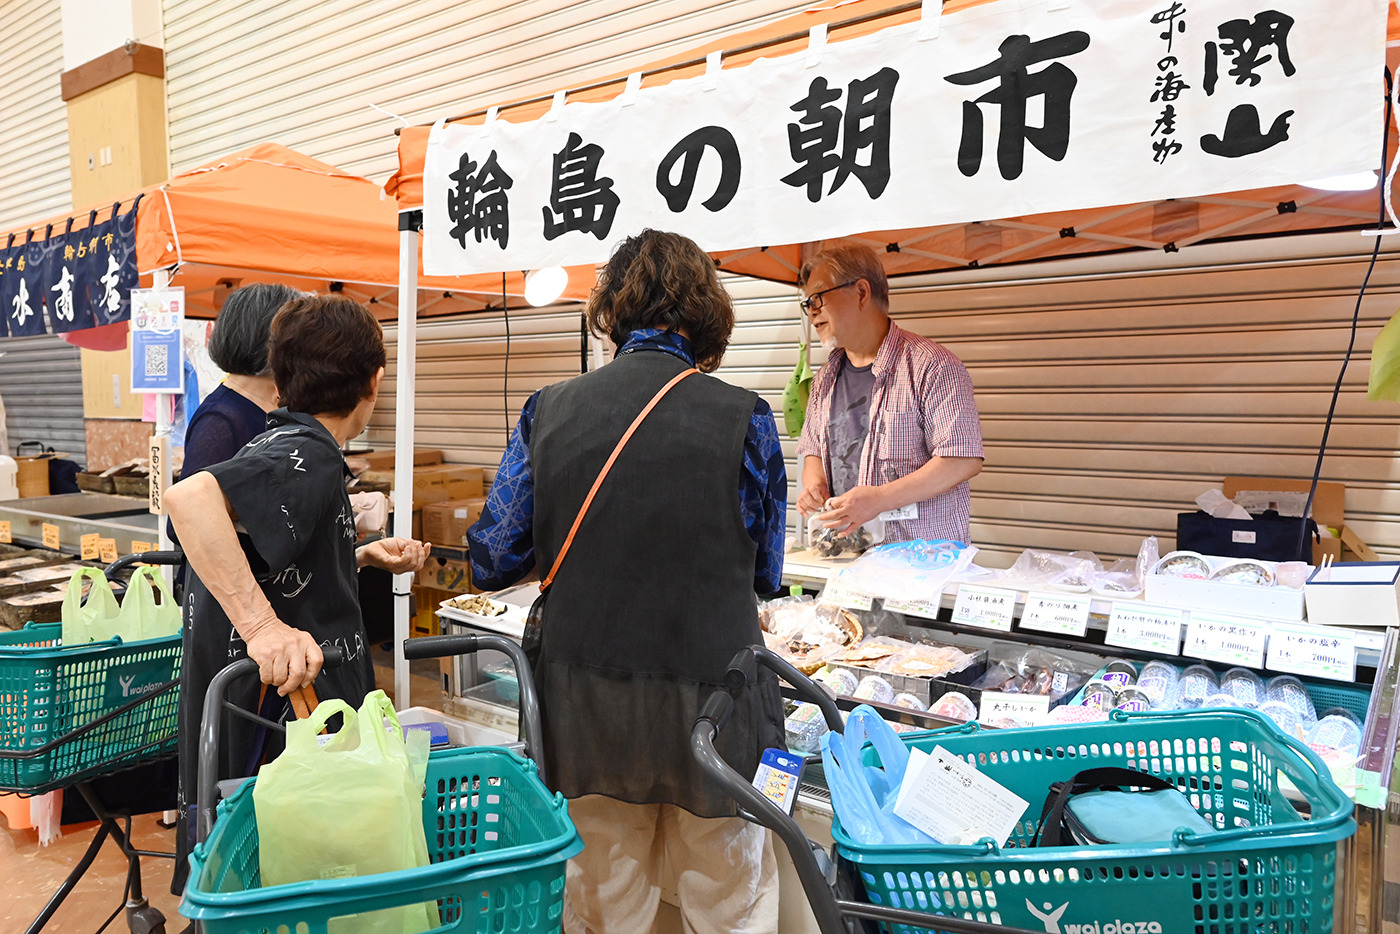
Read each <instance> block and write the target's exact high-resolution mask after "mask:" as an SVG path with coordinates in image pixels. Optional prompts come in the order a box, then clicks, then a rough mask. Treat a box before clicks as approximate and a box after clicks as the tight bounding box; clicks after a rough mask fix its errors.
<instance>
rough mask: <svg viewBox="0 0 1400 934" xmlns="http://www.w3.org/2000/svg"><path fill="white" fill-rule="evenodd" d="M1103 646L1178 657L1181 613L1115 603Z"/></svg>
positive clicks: (1159, 608) (1148, 606) (1172, 610)
mask: <svg viewBox="0 0 1400 934" xmlns="http://www.w3.org/2000/svg"><path fill="white" fill-rule="evenodd" d="M1103 641H1104V642H1105V643H1107V644H1108V645H1116V646H1118V647H1119V648H1124V649H1142V650H1144V651H1147V652H1155V653H1157V654H1158V655H1180V654H1181V611H1180V610H1178V609H1175V608H1173V607H1169V606H1152V605H1151V604H1148V603H1137V602H1133V603H1115V604H1113V612H1112V613H1111V614H1110V615H1109V618H1108V635H1106V636H1104V640H1103Z"/></svg>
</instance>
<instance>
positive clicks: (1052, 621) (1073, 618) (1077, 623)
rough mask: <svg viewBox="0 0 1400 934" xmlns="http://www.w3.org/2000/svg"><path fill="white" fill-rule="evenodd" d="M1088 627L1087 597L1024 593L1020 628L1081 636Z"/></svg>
mask: <svg viewBox="0 0 1400 934" xmlns="http://www.w3.org/2000/svg"><path fill="white" fill-rule="evenodd" d="M1088 627H1089V598H1088V597H1074V596H1065V595H1064V594H1053V593H1029V594H1026V607H1025V609H1024V610H1022V611H1021V628H1022V629H1035V630H1037V631H1039V632H1053V633H1057V634H1063V635H1067V636H1082V635H1084V630H1086V629H1087V628H1088Z"/></svg>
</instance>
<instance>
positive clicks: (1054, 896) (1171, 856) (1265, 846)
mask: <svg viewBox="0 0 1400 934" xmlns="http://www.w3.org/2000/svg"><path fill="white" fill-rule="evenodd" d="M758 664H762V665H764V666H765V667H767V668H770V669H771V670H773V671H775V672H776V673H777V674H778V675H779V676H780V677H781V678H783V680H785V681H787V682H788V683H789V684H790V685H792V687H793V688H794V690H795V691H796V692H797V694H798V695H799V696H800V697H802V699H804V700H809V701H811V702H812V703H815V704H817V705H818V706H819V707H820V708H821V710H822V713H823V716H824V717H825V718H826V722H827V725H828V726H829V727H830V728H831V729H833V730H840V729H841V726H842V724H841V719H840V715H839V712H838V710H837V708H836V705H835V704H834V703H833V702H832V701H831V699H830V697H829V696H827V695H826V693H825V692H824V691H822V690H821V689H820V688H819V687H817V686H816V685H815V684H813V683H812V682H811V681H810V680H809V679H808V678H806V677H805V676H803V675H802V674H801V673H800V672H798V671H797V670H796V669H795V668H793V667H792V666H791V665H789V664H788V663H787V662H785V661H784V660H783V659H782V658H780V657H778V656H777V655H775V654H774V653H772V652H770V651H768V650H767V649H765V648H763V647H762V646H753V647H752V648H749V649H744V650H742V651H741V652H740V653H739V654H738V655H736V656H735V658H734V661H733V662H732V663H731V665H730V669H729V671H728V673H727V676H726V688H727V690H720V691H716V692H715V694H714V695H712V696H711V697H710V698H709V700H708V701H707V703H706V705H705V708H704V709H703V710H702V712H701V714H700V717H699V718H698V719H697V720H696V723H695V727H694V730H693V731H692V734H691V750H692V752H693V753H694V755H695V757H696V759H697V760H698V761H699V763H700V765H701V766H702V768H703V769H704V770H705V772H706V774H708V775H710V776H711V777H712V778H714V780H715V781H717V782H719V783H720V784H721V785H722V786H723V787H724V788H725V789H726V791H727V792H728V793H729V794H730V795H731V796H732V797H733V798H734V799H735V800H736V801H738V802H739V803H740V804H741V805H742V806H743V807H744V808H745V809H747V811H748V813H749V814H750V815H751V816H752V817H753V818H754V819H756V820H757V821H758V822H760V823H762V824H763V825H765V826H767V827H769V828H770V829H772V830H773V831H774V832H776V833H777V834H778V835H779V837H780V838H781V839H782V840H783V842H784V843H785V844H786V845H787V848H788V850H789V851H790V852H791V854H792V859H793V863H794V866H795V867H796V869H797V874H798V878H799V879H800V881H801V883H802V887H803V890H804V892H805V893H806V895H807V898H808V900H809V901H810V902H811V904H812V911H813V914H814V915H815V916H816V920H817V924H818V927H819V929H820V930H821V931H822V934H838V932H847V931H849V930H851V929H850V928H848V927H847V926H846V920H847V919H854V918H864V919H872V920H877V921H880V922H883V923H884V924H886V925H888V927H887V928H886V929H887V930H894V931H897V932H905V931H912V930H940V931H955V932H987V931H1001V932H1005V931H1007V930H1015V931H1033V932H1039V931H1048V932H1063V934H1110V932H1117V934H1129V932H1133V931H1151V932H1161V934H1264V932H1269V934H1274V932H1285V931H1287V932H1298V934H1302V932H1309V934H1326V932H1328V931H1331V930H1332V927H1333V913H1334V907H1335V899H1334V888H1335V885H1336V869H1337V865H1336V859H1337V845H1338V844H1339V843H1340V842H1342V841H1344V840H1346V839H1347V838H1348V837H1350V836H1351V834H1352V833H1353V832H1354V831H1355V829H1356V824H1355V822H1354V821H1353V820H1352V817H1351V811H1352V804H1351V801H1350V800H1349V799H1348V798H1347V797H1346V795H1345V794H1343V793H1342V791H1341V790H1340V789H1339V788H1338V787H1337V786H1336V785H1335V784H1334V783H1333V782H1332V780H1331V776H1330V774H1329V773H1328V771H1327V768H1326V767H1325V766H1324V765H1323V764H1322V762H1321V761H1320V760H1319V759H1318V758H1317V757H1316V756H1315V755H1314V754H1313V753H1312V751H1311V750H1310V749H1308V748H1306V747H1305V746H1303V745H1302V744H1301V743H1299V742H1297V741H1296V740H1293V739H1292V738H1291V737H1287V736H1285V735H1284V734H1283V733H1282V732H1281V731H1279V730H1278V729H1277V728H1276V727H1275V726H1274V725H1273V724H1272V723H1271V722H1270V721H1268V720H1266V719H1265V718H1264V717H1262V716H1259V715H1258V714H1256V713H1254V712H1253V711H1249V710H1198V711H1186V712H1171V713H1140V714H1127V713H1124V712H1122V711H1116V712H1114V714H1113V715H1112V719H1111V720H1110V721H1109V722H1106V723H1089V724H1078V725H1074V726H1044V727H1030V728H1022V729H1015V730H992V729H981V728H979V727H978V726H977V724H975V723H971V724H966V725H964V726H960V727H952V728H948V729H943V730H937V731H930V732H923V733H917V734H904V736H903V737H902V738H903V739H904V741H905V742H906V743H907V744H908V745H910V746H911V747H913V748H918V749H922V750H924V751H930V750H932V749H933V748H934V747H935V746H941V747H943V748H944V749H945V750H947V751H948V752H949V753H951V754H953V755H955V756H958V757H960V758H963V759H964V760H965V761H967V762H969V763H972V764H974V765H975V766H976V768H978V769H979V770H980V771H982V772H983V773H985V774H987V775H989V776H990V777H991V778H993V779H995V780H996V781H997V782H999V783H1000V784H1002V785H1004V786H1006V787H1007V788H1009V789H1010V790H1011V791H1012V792H1014V793H1016V794H1017V795H1019V796H1020V797H1021V798H1024V799H1025V800H1027V801H1029V802H1031V804H1032V810H1033V809H1034V806H1035V804H1036V803H1037V802H1039V801H1041V800H1043V799H1044V797H1045V795H1046V792H1047V791H1048V789H1049V786H1050V785H1051V784H1052V783H1053V782H1056V781H1063V780H1065V779H1068V778H1070V777H1071V776H1073V775H1074V774H1075V773H1076V772H1079V771H1081V770H1083V769H1085V768H1089V767H1097V766H1122V767H1126V768H1133V769H1137V770H1139V771H1143V772H1151V773H1153V774H1155V775H1158V776H1159V777H1161V778H1164V779H1167V780H1168V781H1170V782H1172V783H1173V784H1175V785H1176V786H1177V787H1178V788H1180V789H1181V790H1182V791H1183V793H1184V794H1186V795H1187V796H1188V797H1189V798H1190V799H1191V801H1192V804H1193V805H1194V806H1195V807H1196V809H1197V811H1198V812H1199V813H1201V815H1202V816H1203V817H1205V818H1207V820H1209V821H1210V822H1211V824H1212V825H1213V826H1215V827H1216V828H1217V830H1216V832H1215V833H1211V834H1200V835H1195V834H1190V833H1184V832H1178V834H1177V835H1176V836H1175V838H1174V839H1173V840H1171V841H1170V842H1164V843H1162V844H1159V845H1147V844H1142V845H1137V846H1112V845H1109V846H1094V847H1087V846H1067V847H1042V848H1034V847H1031V846H1030V845H1029V844H1030V842H1031V841H1032V840H1033V838H1034V837H1035V834H1036V831H1037V824H1038V820H1037V819H1035V815H1034V814H1033V813H1032V812H1030V811H1028V813H1027V815H1026V819H1025V820H1023V821H1022V822H1021V823H1020V825H1019V826H1018V828H1017V830H1016V831H1015V833H1014V834H1013V835H1012V838H1011V840H1010V841H1008V843H1007V845H1006V846H1005V847H998V846H996V845H995V844H994V843H993V842H992V841H990V840H985V839H984V840H982V841H981V842H980V843H979V844H978V845H975V846H940V845H930V846H914V845H867V844H860V843H857V842H856V841H854V840H853V839H851V838H850V837H849V836H848V835H847V834H846V833H845V832H844V831H843V830H842V827H841V822H840V820H839V818H837V819H834V820H833V822H832V837H833V839H834V840H835V847H834V850H835V858H834V859H832V858H829V857H828V856H827V854H826V853H825V851H823V850H821V849H820V848H818V847H816V846H815V845H814V844H812V843H811V842H810V841H808V840H807V839H806V837H805V836H804V835H803V834H802V831H801V829H800V828H799V827H798V825H797V824H796V822H795V821H793V820H792V818H790V817H788V815H787V814H785V813H784V812H783V811H782V810H780V809H779V808H777V807H776V806H774V805H773V804H772V802H770V801H769V800H768V799H767V798H766V797H764V796H763V795H762V794H760V793H759V792H758V790H757V789H756V788H754V787H753V786H752V785H751V784H749V782H748V781H747V780H746V779H745V778H744V777H743V776H741V775H739V774H738V773H737V772H735V771H734V770H733V769H731V768H730V767H729V766H728V765H727V764H726V763H725V762H724V760H723V759H722V758H720V756H719V755H718V754H717V753H716V752H715V749H714V737H715V735H716V734H717V733H718V731H719V730H721V729H723V727H724V724H725V722H726V721H727V720H728V718H729V715H730V713H731V712H732V710H733V703H734V701H733V695H737V694H738V693H739V692H740V691H743V690H744V689H745V686H746V685H748V684H750V683H752V682H753V680H754V673H755V671H756V666H757V665H758ZM838 864H841V865H843V866H845V867H849V868H850V869H851V870H852V871H853V872H854V874H855V876H856V877H857V881H858V890H859V894H861V895H863V897H864V899H865V901H864V902H861V901H857V900H855V899H854V898H840V897H838V896H837V895H836V894H834V891H833V887H832V886H833V885H834V884H835V882H836V881H837V880H839V879H840V878H841V874H840V873H838V872H837V868H838ZM931 913H932V914H936V915H937V918H936V919H934V918H930V914H931ZM1006 925H1022V926H1024V927H1012V928H1008V927H1006Z"/></svg>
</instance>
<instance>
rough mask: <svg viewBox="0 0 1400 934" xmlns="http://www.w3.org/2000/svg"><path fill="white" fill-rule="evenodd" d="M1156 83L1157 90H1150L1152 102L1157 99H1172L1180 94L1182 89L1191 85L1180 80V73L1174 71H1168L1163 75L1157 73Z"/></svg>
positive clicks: (1155, 101)
mask: <svg viewBox="0 0 1400 934" xmlns="http://www.w3.org/2000/svg"><path fill="white" fill-rule="evenodd" d="M1156 84H1157V90H1155V91H1153V92H1152V103H1154V104H1155V103H1157V102H1158V101H1174V100H1176V99H1177V98H1178V97H1180V96H1181V92H1182V91H1185V90H1186V89H1187V88H1189V87H1191V85H1189V84H1187V83H1186V82H1185V81H1183V80H1181V75H1179V74H1177V73H1176V72H1174V71H1169V72H1167V73H1166V74H1164V75H1158V76H1157V78H1156Z"/></svg>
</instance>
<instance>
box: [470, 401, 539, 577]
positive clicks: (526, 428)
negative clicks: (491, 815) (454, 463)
mask: <svg viewBox="0 0 1400 934" xmlns="http://www.w3.org/2000/svg"><path fill="white" fill-rule="evenodd" d="M539 395H540V394H539V393H538V392H536V393H535V394H534V395H532V396H530V398H529V400H527V401H526V403H525V407H524V408H523V409H521V410H520V421H519V422H518V423H517V424H516V426H515V431H513V432H511V435H510V443H509V444H507V445H506V450H505V453H504V454H502V455H501V466H500V467H499V468H498V469H497V471H496V479H495V480H493V481H492V483H491V489H490V491H489V492H488V493H487V494H486V505H485V507H484V508H483V509H482V510H481V518H480V519H478V520H477V521H476V522H475V523H473V524H472V527H471V528H469V529H467V543H468V547H469V549H470V552H471V559H472V578H473V579H474V581H475V582H476V586H477V587H480V588H481V589H482V590H488V591H489V590H500V589H502V588H504V587H509V586H510V585H511V584H514V583H516V582H517V581H519V580H521V579H522V578H524V577H525V576H526V575H527V574H529V573H530V572H531V571H532V570H534V567H535V533H534V523H535V476H534V472H533V470H532V469H531V467H530V431H531V429H532V428H533V426H534V422H535V402H536V401H537V400H538V399H539Z"/></svg>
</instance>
